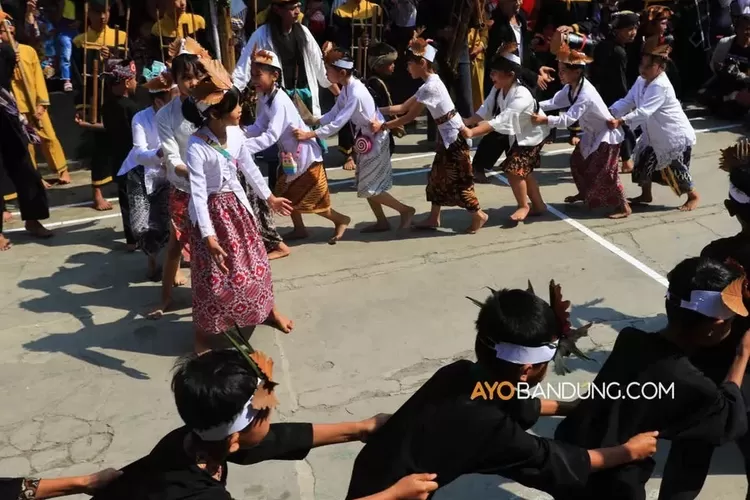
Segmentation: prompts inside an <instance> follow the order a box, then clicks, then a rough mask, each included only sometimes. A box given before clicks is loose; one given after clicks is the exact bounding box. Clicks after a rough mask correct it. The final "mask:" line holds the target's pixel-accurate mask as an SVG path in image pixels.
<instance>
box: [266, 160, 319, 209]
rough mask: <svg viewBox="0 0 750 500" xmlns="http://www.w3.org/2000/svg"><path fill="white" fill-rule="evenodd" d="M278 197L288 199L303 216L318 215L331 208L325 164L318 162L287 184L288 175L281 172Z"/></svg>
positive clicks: (277, 190) (277, 186) (277, 189)
mask: <svg viewBox="0 0 750 500" xmlns="http://www.w3.org/2000/svg"><path fill="white" fill-rule="evenodd" d="M274 194H276V196H281V197H283V198H287V199H288V200H290V201H291V202H292V205H293V206H294V209H295V210H297V211H298V212H300V213H303V214H317V213H320V212H325V211H327V210H328V209H330V208H331V195H330V194H329V193H328V177H327V176H326V169H325V167H324V166H323V162H316V163H313V164H312V165H310V167H309V168H308V169H307V170H306V171H305V172H304V173H303V174H302V175H300V176H299V177H297V178H296V179H294V180H293V181H292V182H290V183H288V184H287V175H286V174H285V173H284V172H283V170H279V180H278V181H276V189H274Z"/></svg>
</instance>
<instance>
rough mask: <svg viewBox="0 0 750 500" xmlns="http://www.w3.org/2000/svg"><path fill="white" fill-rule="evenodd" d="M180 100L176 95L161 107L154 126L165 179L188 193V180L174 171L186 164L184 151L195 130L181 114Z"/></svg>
mask: <svg viewBox="0 0 750 500" xmlns="http://www.w3.org/2000/svg"><path fill="white" fill-rule="evenodd" d="M182 102H183V101H182V99H181V98H180V96H177V97H175V98H174V99H172V100H171V101H169V103H168V104H166V105H165V106H164V107H163V108H161V109H160V110H159V111H158V112H157V113H156V127H157V130H158V132H159V140H160V141H161V149H162V152H163V153H164V164H165V165H166V167H167V180H168V181H169V182H170V183H171V184H172V185H173V186H174V187H176V188H177V189H179V190H180V191H184V192H186V193H189V192H190V181H189V180H187V179H185V178H184V177H180V176H179V175H177V172H175V168H176V167H177V166H179V165H187V161H186V159H185V158H186V157H185V153H186V151H187V144H188V139H190V136H191V135H192V134H193V132H195V125H193V124H192V123H190V122H189V121H187V120H186V119H185V117H184V116H183V115H182Z"/></svg>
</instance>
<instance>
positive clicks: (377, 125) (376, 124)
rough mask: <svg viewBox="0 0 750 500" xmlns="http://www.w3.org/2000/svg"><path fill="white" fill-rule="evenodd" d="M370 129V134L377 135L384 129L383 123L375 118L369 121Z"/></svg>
mask: <svg viewBox="0 0 750 500" xmlns="http://www.w3.org/2000/svg"><path fill="white" fill-rule="evenodd" d="M370 127H371V128H372V133H373V134H377V133H379V132H380V131H381V130H383V129H384V128H385V122H381V121H380V120H378V119H377V118H376V119H374V120H371V121H370Z"/></svg>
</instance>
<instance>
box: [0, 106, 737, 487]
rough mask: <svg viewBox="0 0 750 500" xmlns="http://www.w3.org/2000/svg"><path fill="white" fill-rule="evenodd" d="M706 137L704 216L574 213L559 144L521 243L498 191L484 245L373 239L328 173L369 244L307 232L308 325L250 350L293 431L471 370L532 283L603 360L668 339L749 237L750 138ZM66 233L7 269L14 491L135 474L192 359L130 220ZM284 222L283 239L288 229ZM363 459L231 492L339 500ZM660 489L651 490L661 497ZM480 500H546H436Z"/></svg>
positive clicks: (704, 123) (403, 146)
mask: <svg viewBox="0 0 750 500" xmlns="http://www.w3.org/2000/svg"><path fill="white" fill-rule="evenodd" d="M693 124H694V126H695V128H696V129H699V130H703V132H702V133H700V134H699V136H698V144H697V146H696V147H695V148H694V151H693V163H692V171H693V173H694V177H695V181H696V185H697V187H698V190H699V192H700V193H701V195H702V202H701V206H700V207H699V208H698V209H697V210H696V211H694V212H691V213H682V212H679V211H677V210H676V207H678V206H679V205H680V204H681V203H682V202H683V201H684V199H683V200H679V199H677V198H676V197H675V196H674V195H673V194H672V193H671V192H670V191H669V190H668V189H667V188H663V187H658V186H656V187H655V188H654V194H655V200H654V203H653V206H652V207H650V208H648V209H645V210H641V211H637V212H636V213H634V214H633V216H631V217H630V218H628V219H625V220H620V221H611V220H608V219H606V218H603V217H602V214H601V213H594V214H591V213H588V212H587V211H585V210H583V209H580V208H575V207H567V206H564V204H563V203H562V200H563V198H564V197H565V196H567V195H570V194H574V191H575V188H574V186H573V184H572V180H571V177H570V172H569V170H568V168H567V165H568V158H569V150H570V147H569V146H568V145H567V144H566V143H560V144H555V145H551V146H547V147H545V150H544V157H543V160H542V168H541V169H540V170H539V171H538V173H537V177H538V179H539V181H540V183H541V184H542V194H543V196H544V198H545V200H546V201H547V203H548V204H549V205H550V206H551V207H553V208H554V209H556V210H557V214H558V215H555V214H554V213H549V214H547V215H545V216H543V217H539V218H536V219H529V220H528V222H526V223H524V224H521V225H518V226H517V227H508V225H507V224H506V220H507V218H508V216H509V215H510V213H512V211H513V209H514V200H513V195H512V193H511V191H510V189H509V188H508V187H507V186H505V185H503V184H502V183H501V182H500V181H499V180H496V181H494V183H493V184H490V185H480V186H477V192H478V196H479V199H480V202H481V203H482V206H483V208H484V209H485V210H486V211H487V212H488V214H489V215H490V221H489V223H488V225H487V226H486V227H485V229H483V230H482V231H480V232H479V233H478V234H476V235H464V234H461V230H462V229H463V228H464V227H465V226H466V225H467V224H468V216H467V214H466V213H465V212H463V211H461V210H458V209H448V210H445V212H444V220H443V223H444V226H445V227H444V228H443V229H441V230H440V231H437V232H434V233H422V232H409V231H407V232H404V233H403V234H399V233H397V232H395V231H394V232H391V233H383V234H376V235H362V234H360V233H359V232H358V231H357V227H361V226H362V225H365V224H366V223H369V222H371V221H372V215H371V213H370V212H369V209H368V207H367V204H366V203H365V201H364V200H360V199H357V197H356V192H355V191H353V190H352V189H351V188H350V187H349V186H350V184H351V183H350V182H349V179H351V177H352V174H351V173H349V172H344V171H342V170H330V171H329V177H330V181H331V184H332V191H333V192H334V194H333V204H334V208H336V210H338V211H340V212H343V213H345V214H347V215H350V216H351V217H352V219H353V221H354V223H353V227H352V228H351V229H350V230H349V232H347V234H346V235H345V237H344V240H343V241H342V242H340V243H339V244H337V245H335V246H329V245H327V244H326V240H327V239H328V236H329V235H330V232H331V230H332V228H331V227H328V225H327V224H328V223H327V221H325V220H323V219H322V218H319V217H316V216H306V219H305V220H306V222H307V224H308V225H309V227H310V229H311V232H312V238H311V240H310V241H308V242H305V243H301V244H298V245H294V246H293V247H292V255H291V256H290V257H289V258H286V259H283V260H280V261H275V262H274V263H273V273H274V284H275V290H276V292H277V300H278V304H279V307H280V308H281V309H282V310H283V311H284V312H285V313H286V314H288V315H290V316H291V317H292V318H293V319H294V320H295V322H296V328H295V331H294V332H293V333H292V334H290V335H283V334H280V333H277V332H275V331H272V330H270V329H268V328H265V327H260V328H258V330H257V331H256V332H255V334H254V335H253V344H254V345H255V346H256V347H257V348H259V349H261V350H263V351H265V352H267V353H268V354H270V355H271V356H272V357H273V358H274V360H275V361H276V367H277V368H276V369H277V374H276V378H277V379H278V381H279V382H280V383H281V385H280V386H279V388H278V389H277V390H278V391H279V393H280V400H281V405H280V407H279V412H278V413H277V414H276V418H277V419H278V420H287V421H313V422H332V421H339V420H351V419H360V418H365V417H368V416H370V415H372V414H375V413H378V412H383V411H394V410H395V409H397V408H398V406H399V405H400V404H401V403H402V402H403V401H405V400H406V399H407V398H408V397H409V395H410V394H411V393H413V391H414V390H415V389H416V388H418V387H419V386H420V385H421V384H422V383H423V382H424V381H425V380H426V379H428V378H429V377H430V376H431V374H432V373H434V371H435V370H436V369H437V368H439V367H440V366H442V365H444V364H446V363H449V362H450V361H452V360H454V359H457V358H460V357H470V356H472V347H473V338H474V330H473V321H474V319H475V317H476V312H477V309H476V307H475V306H474V305H472V304H471V303H470V302H469V301H468V300H466V299H465V298H464V297H465V296H466V295H469V296H472V297H476V298H479V299H482V298H483V297H484V296H485V295H486V293H487V292H486V288H485V287H486V286H491V287H525V286H526V281H527V279H530V280H531V281H532V283H533V284H534V285H535V287H536V289H537V291H538V292H539V293H540V294H543V295H542V296H543V297H545V298H546V284H547V283H548V281H549V280H550V279H555V280H556V281H557V282H558V283H561V284H562V286H563V293H564V296H565V298H566V299H568V300H571V301H572V303H573V307H572V312H571V318H572V320H573V321H574V322H576V323H577V324H581V323H584V322H589V321H594V322H595V325H594V327H593V328H592V329H591V333H590V338H589V339H586V340H585V341H584V342H582V347H584V350H587V351H590V352H592V353H593V355H594V357H595V358H596V359H598V360H600V361H601V360H603V359H604V358H605V357H606V355H607V353H608V351H609V349H610V348H611V345H612V344H613V342H614V339H615V335H616V332H617V331H618V330H620V329H622V328H623V327H625V326H628V325H634V326H639V327H642V328H658V327H659V326H660V325H661V324H662V322H663V320H664V315H663V297H664V292H665V288H664V286H663V285H662V284H661V283H660V277H661V280H662V281H663V277H664V276H666V273H667V272H668V271H669V270H670V269H671V268H672V267H673V266H674V265H675V264H676V263H677V262H679V261H680V260H681V259H683V258H685V257H687V256H693V255H696V254H698V252H700V250H701V249H702V248H703V246H704V245H705V244H707V243H708V242H710V241H712V240H713V239H716V238H718V237H721V236H726V235H730V234H733V233H734V232H736V231H737V229H738V225H737V224H736V222H735V221H733V220H732V219H730V218H729V216H728V215H727V214H726V213H725V212H724V209H723V200H724V199H725V197H726V192H727V187H728V181H727V176H726V174H725V173H724V172H721V171H720V170H719V169H718V163H717V158H718V151H719V148H723V147H726V146H729V145H731V144H732V143H733V142H734V141H735V140H736V139H737V138H738V137H739V136H738V133H740V132H741V130H740V129H731V128H728V127H729V125H728V124H726V123H725V122H717V121H715V120H712V119H706V118H698V119H696V120H694V122H693ZM423 137H424V136H423V135H421V134H420V135H410V136H407V137H406V138H404V139H402V140H400V141H399V142H398V147H397V155H396V156H395V157H394V160H396V161H395V163H394V167H395V169H396V171H395V173H396V175H397V177H396V179H395V187H394V189H393V194H394V195H395V196H396V197H398V198H400V199H402V200H403V201H404V202H405V203H409V204H412V205H414V206H415V207H416V208H417V211H418V214H419V215H418V217H419V216H423V215H424V214H426V212H427V211H428V210H429V205H428V203H427V202H426V201H425V199H424V185H425V182H426V175H427V174H426V172H425V170H424V169H425V167H428V166H429V163H430V161H431V154H430V149H429V146H428V145H425V144H420V143H418V142H417V141H418V140H421V139H422V138H423ZM75 180H76V182H77V186H74V187H71V188H56V189H54V190H53V191H52V193H51V196H52V197H53V199H54V203H55V204H56V205H58V206H59V205H66V204H71V203H79V202H83V201H85V199H86V196H87V195H88V187H87V186H86V185H85V184H86V182H87V174H86V173H76V174H75ZM623 180H624V182H625V184H626V189H627V191H628V193H629V194H630V195H635V194H637V192H638V189H637V187H635V186H633V185H632V184H631V183H630V180H629V178H624V179H623ZM112 196H114V193H113V194H112ZM115 210H117V207H116V206H115ZM396 219H397V218H396V217H395V214H394V218H393V219H392V221H393V223H394V224H395V223H396ZM49 222H50V225H51V226H55V225H56V227H57V229H58V230H57V231H56V232H57V234H56V236H55V238H53V239H52V240H50V241H49V242H42V243H40V242H36V241H32V240H30V239H28V238H26V237H25V236H24V235H23V233H22V232H17V233H13V232H10V233H9V236H10V237H12V238H13V239H14V241H15V243H16V246H15V247H14V248H13V249H12V250H11V251H10V252H6V253H4V254H0V279H1V280H2V283H3V284H5V286H3V288H2V292H0V304H1V306H0V333H2V335H0V379H1V380H2V382H1V383H0V398H2V399H0V400H2V401H3V403H4V405H3V407H4V408H5V410H4V411H3V412H2V413H0V471H2V474H3V475H6V476H7V475H14V474H28V473H32V472H33V473H35V474H43V475H45V476H51V475H59V474H74V473H82V472H90V471H93V470H95V469H97V468H100V467H105V466H114V467H120V466H122V465H125V464H126V463H129V462H130V461H132V460H134V459H136V458H138V457H140V456H141V455H143V454H146V453H148V451H149V450H150V449H151V447H152V446H153V445H154V444H155V443H156V442H157V440H158V439H159V438H160V437H161V436H163V435H164V434H165V433H166V432H168V431H169V430H171V429H172V428H174V427H176V426H178V425H179V417H178V416H177V415H176V412H175V409H174V404H173V402H172V397H171V393H170V390H169V380H170V375H171V373H170V370H171V367H172V365H173V363H174V359H175V357H176V356H179V355H180V354H183V353H186V352H188V351H189V350H190V349H191V342H192V331H191V326H190V325H191V323H190V308H189V306H190V292H189V288H181V289H178V290H177V291H176V294H175V296H176V299H177V301H178V308H177V309H176V310H174V311H172V312H171V313H169V314H167V316H165V318H163V319H162V320H161V321H158V322H152V321H148V320H146V319H144V317H143V314H144V313H145V312H146V311H147V310H148V309H149V307H150V306H151V305H153V304H154V302H155V301H156V299H157V297H158V294H159V290H158V285H157V284H154V283H149V282H146V281H145V257H144V256H143V255H142V254H127V253H125V252H124V250H123V248H124V244H123V242H122V240H121V238H122V233H121V224H120V219H119V214H118V213H116V212H109V213H97V212H94V211H93V210H91V209H89V208H87V207H85V206H73V207H70V206H68V207H63V208H59V209H57V210H54V211H53V213H52V217H51V219H50V221H49ZM277 223H278V224H279V226H280V229H281V230H282V231H283V230H285V229H286V228H287V226H288V225H289V221H288V219H286V220H283V219H281V220H277ZM9 227H16V228H18V227H20V226H19V225H18V223H16V226H9ZM571 365H572V366H574V367H575V368H576V371H575V372H574V373H573V374H571V375H569V376H567V377H566V379H565V380H574V381H586V380H591V379H592V378H593V376H594V374H595V372H596V369H597V364H595V363H586V362H578V361H574V362H573V363H571ZM554 379H556V378H555V377H551V380H554ZM555 424H556V421H555V420H554V419H543V420H542V421H541V422H540V424H539V425H538V426H537V427H535V429H534V430H535V431H536V432H538V433H540V434H544V435H551V432H552V430H553V428H554V425H555ZM664 445H665V446H662V447H661V448H664V449H666V443H664ZM360 446H361V445H358V444H349V445H339V446H334V447H329V448H324V449H318V450H314V451H313V452H312V453H311V454H310V456H309V457H308V459H307V460H305V461H302V462H296V463H281V462H274V463H268V464H261V465H258V466H253V467H252V468H245V469H242V468H238V467H234V468H233V469H232V471H231V473H230V479H229V486H230V490H231V491H232V493H233V495H234V496H235V498H238V499H241V498H264V499H274V500H276V499H279V500H280V499H284V500H287V499H288V500H297V499H300V500H312V499H319V500H334V499H341V498H343V496H344V494H345V492H346V488H347V484H348V479H349V474H350V470H351V465H352V462H353V459H354V457H355V456H356V454H357V452H358V450H359V448H360ZM661 451H662V452H663V450H661ZM658 476H659V472H657V474H655V477H654V478H653V479H652V480H651V482H650V484H649V489H650V490H651V491H652V492H653V493H654V496H653V498H656V496H655V492H656V491H658V483H659V477H658ZM745 491H746V481H745V478H744V473H743V468H742V461H741V457H739V455H738V454H737V453H736V451H735V450H734V449H733V448H732V447H726V448H725V449H722V450H720V452H719V453H717V454H716V456H715V457H714V463H713V467H712V471H711V477H710V478H709V479H708V481H707V483H706V487H705V488H704V490H703V493H702V495H701V497H700V498H702V499H709V498H710V499H712V500H721V499H742V498H744V495H745ZM467 498H482V499H490V500H495V499H497V500H500V499H510V498H524V499H542V498H548V496H546V495H543V494H541V493H539V492H534V491H532V490H529V489H526V488H523V487H520V486H519V485H517V484H514V483H510V482H507V481H505V480H503V479H502V478H497V477H490V476H484V477H480V476H467V477H464V478H461V479H459V480H458V481H456V482H455V483H454V484H451V485H448V486H447V487H446V488H444V489H443V490H441V492H440V493H439V494H438V495H436V499H438V500H440V499H467Z"/></svg>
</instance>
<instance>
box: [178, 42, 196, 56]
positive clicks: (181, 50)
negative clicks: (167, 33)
mask: <svg viewBox="0 0 750 500" xmlns="http://www.w3.org/2000/svg"><path fill="white" fill-rule="evenodd" d="M182 54H192V55H195V54H193V53H192V52H190V51H189V50H187V49H186V48H185V39H184V38H183V39H182V41H181V42H180V52H179V53H178V54H177V55H178V56H181V55H182Z"/></svg>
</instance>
